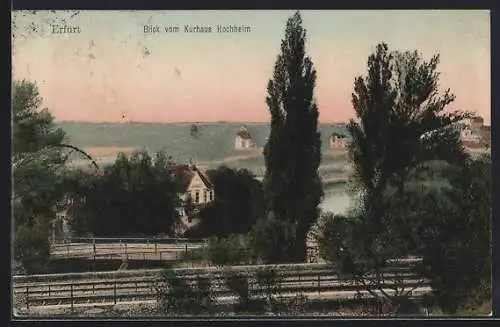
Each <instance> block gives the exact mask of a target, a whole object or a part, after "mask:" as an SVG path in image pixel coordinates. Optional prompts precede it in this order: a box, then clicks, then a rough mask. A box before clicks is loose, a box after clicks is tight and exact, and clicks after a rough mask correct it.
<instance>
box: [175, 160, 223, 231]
mask: <svg viewBox="0 0 500 327" xmlns="http://www.w3.org/2000/svg"><path fill="white" fill-rule="evenodd" d="M170 176H171V178H172V179H173V181H174V182H175V183H176V184H177V186H178V192H179V199H180V200H181V206H180V207H179V208H177V211H178V212H179V215H180V216H181V220H182V221H183V223H184V224H185V225H187V227H189V226H190V225H191V221H190V218H191V217H188V213H187V212H186V205H187V204H188V203H189V204H191V205H192V207H193V208H192V209H193V212H195V213H196V212H198V211H199V210H200V209H201V208H203V207H204V206H206V205H207V204H209V203H211V202H213V201H214V199H215V193H214V187H213V185H212V183H211V182H210V181H209V180H208V178H207V176H206V175H205V174H204V173H203V172H202V171H201V170H200V169H198V168H197V167H196V166H195V165H194V164H192V163H190V164H185V165H176V166H174V167H172V169H171V170H170Z"/></svg>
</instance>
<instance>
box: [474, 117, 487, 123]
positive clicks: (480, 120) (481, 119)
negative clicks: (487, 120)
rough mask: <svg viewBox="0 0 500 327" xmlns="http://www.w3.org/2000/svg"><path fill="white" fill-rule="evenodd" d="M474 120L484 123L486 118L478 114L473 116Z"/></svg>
mask: <svg viewBox="0 0 500 327" xmlns="http://www.w3.org/2000/svg"><path fill="white" fill-rule="evenodd" d="M472 121H473V122H475V123H483V122H484V118H483V117H479V116H476V117H474V118H472Z"/></svg>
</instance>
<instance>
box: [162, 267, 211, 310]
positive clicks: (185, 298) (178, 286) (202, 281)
mask: <svg viewBox="0 0 500 327" xmlns="http://www.w3.org/2000/svg"><path fill="white" fill-rule="evenodd" d="M156 298H157V301H158V306H159V309H160V310H161V311H162V312H165V313H168V314H202V313H212V312H213V306H214V303H215V298H214V295H213V291H212V289H211V284H210V280H209V279H208V278H206V277H202V276H197V279H196V281H195V283H193V284H190V283H188V282H187V281H186V280H185V279H183V278H182V277H179V276H177V275H176V274H175V273H174V272H173V271H172V270H165V271H164V272H163V274H162V275H161V277H160V280H159V283H158V284H157V285H156Z"/></svg>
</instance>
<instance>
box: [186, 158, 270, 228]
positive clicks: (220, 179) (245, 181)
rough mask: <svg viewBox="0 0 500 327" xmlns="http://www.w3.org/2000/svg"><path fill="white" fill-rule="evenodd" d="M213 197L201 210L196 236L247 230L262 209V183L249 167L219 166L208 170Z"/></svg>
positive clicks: (258, 216) (260, 213)
mask: <svg viewBox="0 0 500 327" xmlns="http://www.w3.org/2000/svg"><path fill="white" fill-rule="evenodd" d="M207 177H208V178H209V180H210V182H211V183H212V184H213V186H214V194H215V198H214V201H213V203H212V204H211V205H209V206H207V207H206V208H203V209H201V211H200V213H199V218H200V223H199V225H197V226H196V227H195V230H193V231H191V234H190V235H192V234H194V233H196V234H197V236H198V237H205V236H227V235H229V234H244V233H247V232H248V231H249V230H250V229H251V228H252V226H253V225H254V224H255V222H256V221H257V219H258V218H260V217H261V216H262V215H263V212H264V195H263V191H262V184H261V182H260V181H259V180H257V179H256V178H255V176H254V174H253V173H252V172H251V171H249V170H248V169H234V168H229V167H227V166H219V167H218V168H217V169H210V170H208V171H207Z"/></svg>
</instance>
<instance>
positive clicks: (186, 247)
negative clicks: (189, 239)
mask: <svg viewBox="0 0 500 327" xmlns="http://www.w3.org/2000/svg"><path fill="white" fill-rule="evenodd" d="M185 249H186V251H185V252H184V257H187V253H188V244H187V243H186V244H185Z"/></svg>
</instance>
